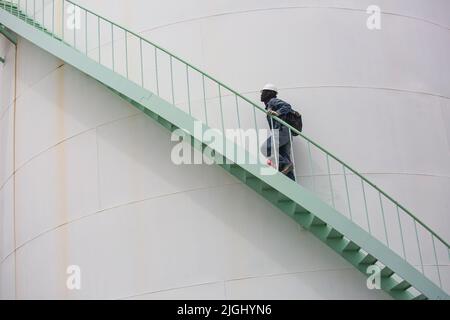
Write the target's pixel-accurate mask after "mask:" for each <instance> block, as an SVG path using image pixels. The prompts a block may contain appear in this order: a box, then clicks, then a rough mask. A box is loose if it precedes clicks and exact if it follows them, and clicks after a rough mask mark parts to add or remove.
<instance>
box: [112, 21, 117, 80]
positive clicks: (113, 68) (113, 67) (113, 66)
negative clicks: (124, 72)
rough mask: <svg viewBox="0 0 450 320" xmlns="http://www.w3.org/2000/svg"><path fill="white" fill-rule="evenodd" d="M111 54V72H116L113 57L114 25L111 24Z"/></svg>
mask: <svg viewBox="0 0 450 320" xmlns="http://www.w3.org/2000/svg"><path fill="white" fill-rule="evenodd" d="M111 40H112V41H111V52H112V70H113V71H114V72H115V71H116V63H115V56H114V24H112V23H111Z"/></svg>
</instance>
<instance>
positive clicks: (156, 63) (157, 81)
mask: <svg viewBox="0 0 450 320" xmlns="http://www.w3.org/2000/svg"><path fill="white" fill-rule="evenodd" d="M155 77H156V93H157V94H158V96H159V76H158V49H157V48H156V47H155Z"/></svg>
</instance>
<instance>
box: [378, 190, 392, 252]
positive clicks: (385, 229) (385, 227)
mask: <svg viewBox="0 0 450 320" xmlns="http://www.w3.org/2000/svg"><path fill="white" fill-rule="evenodd" d="M378 197H379V199H380V207H381V215H382V217H383V225H384V234H385V236H386V244H387V246H388V247H390V246H389V238H388V232H387V225H386V217H385V215H384V207H383V199H382V198H381V192H378Z"/></svg>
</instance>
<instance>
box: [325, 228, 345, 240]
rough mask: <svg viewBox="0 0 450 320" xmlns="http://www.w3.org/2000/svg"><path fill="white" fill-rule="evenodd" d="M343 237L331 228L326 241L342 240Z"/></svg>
mask: <svg viewBox="0 0 450 320" xmlns="http://www.w3.org/2000/svg"><path fill="white" fill-rule="evenodd" d="M343 237H344V235H343V234H342V233H340V232H339V231H337V230H336V229H333V228H331V230H330V232H329V233H328V234H327V236H326V238H327V239H342V238H343Z"/></svg>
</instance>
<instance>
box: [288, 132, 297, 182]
mask: <svg viewBox="0 0 450 320" xmlns="http://www.w3.org/2000/svg"><path fill="white" fill-rule="evenodd" d="M288 129H289V142H290V145H291V148H290V149H291V157H290V160H291V162H292V166H293V171H294V181H297V165H296V164H295V154H294V142H293V140H292V129H291V128H288Z"/></svg>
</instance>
